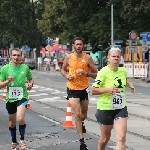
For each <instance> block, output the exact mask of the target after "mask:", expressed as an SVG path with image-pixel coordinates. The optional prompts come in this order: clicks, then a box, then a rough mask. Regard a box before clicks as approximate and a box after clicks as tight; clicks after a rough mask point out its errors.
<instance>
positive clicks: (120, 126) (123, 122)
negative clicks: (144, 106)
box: [114, 118, 127, 150]
mask: <svg viewBox="0 0 150 150" xmlns="http://www.w3.org/2000/svg"><path fill="white" fill-rule="evenodd" d="M114 129H115V131H116V138H117V148H116V150H126V145H125V142H126V132H127V118H119V119H117V120H115V121H114Z"/></svg>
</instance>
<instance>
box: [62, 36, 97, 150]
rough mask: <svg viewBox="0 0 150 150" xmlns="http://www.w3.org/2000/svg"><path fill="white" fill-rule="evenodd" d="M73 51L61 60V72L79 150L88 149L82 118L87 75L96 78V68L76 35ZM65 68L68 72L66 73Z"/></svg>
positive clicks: (87, 84)
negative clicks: (73, 119)
mask: <svg viewBox="0 0 150 150" xmlns="http://www.w3.org/2000/svg"><path fill="white" fill-rule="evenodd" d="M72 46H73V48H74V53H71V54H68V55H67V56H66V58H65V60H64V62H63V66H62V70H61V74H62V75H63V76H64V77H65V78H66V79H67V94H68V100H69V103H70V104H71V107H72V109H73V111H74V115H75V123H76V128H77V132H78V135H79V138H80V143H81V144H80V150H88V148H87V146H86V144H85V142H84V137H83V133H85V132H86V129H85V126H84V125H83V124H84V122H83V121H84V120H85V119H86V117H87V111H88V104H89V95H90V90H89V77H92V78H94V79H95V78H96V75H97V69H96V67H95V65H94V62H93V60H92V58H91V56H90V55H88V54H86V53H83V52H82V51H83V48H84V41H83V39H82V38H81V37H76V38H75V39H74V40H73V44H72ZM67 69H69V73H68V74H67Z"/></svg>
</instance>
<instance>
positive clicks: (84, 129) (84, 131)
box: [82, 121, 86, 133]
mask: <svg viewBox="0 0 150 150" xmlns="http://www.w3.org/2000/svg"><path fill="white" fill-rule="evenodd" d="M82 133H86V128H85V125H84V122H83V121H82Z"/></svg>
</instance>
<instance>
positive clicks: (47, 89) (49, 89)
mask: <svg viewBox="0 0 150 150" xmlns="http://www.w3.org/2000/svg"><path fill="white" fill-rule="evenodd" d="M52 90H53V89H51V88H45V89H42V90H38V91H52Z"/></svg>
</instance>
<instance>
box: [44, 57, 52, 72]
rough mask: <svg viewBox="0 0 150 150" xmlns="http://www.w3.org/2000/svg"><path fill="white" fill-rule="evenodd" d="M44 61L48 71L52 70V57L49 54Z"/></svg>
mask: <svg viewBox="0 0 150 150" xmlns="http://www.w3.org/2000/svg"><path fill="white" fill-rule="evenodd" d="M44 62H45V63H46V72H48V71H50V62H51V59H50V58H49V57H48V56H47V57H46V58H45V59H44Z"/></svg>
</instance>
